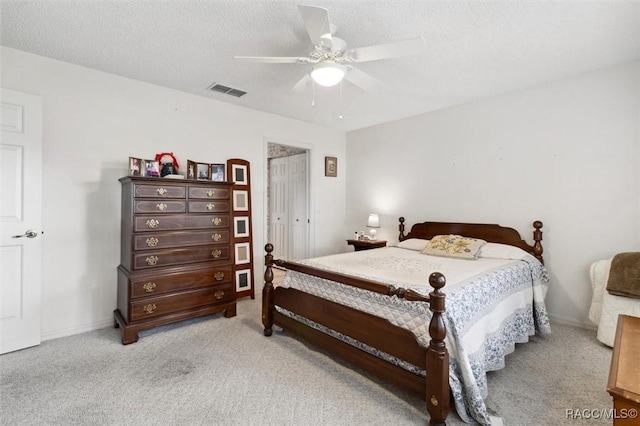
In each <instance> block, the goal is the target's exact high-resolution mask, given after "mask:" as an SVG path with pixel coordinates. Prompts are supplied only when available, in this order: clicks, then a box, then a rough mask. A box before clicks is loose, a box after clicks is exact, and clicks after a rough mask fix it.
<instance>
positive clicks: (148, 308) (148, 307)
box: [142, 303, 156, 314]
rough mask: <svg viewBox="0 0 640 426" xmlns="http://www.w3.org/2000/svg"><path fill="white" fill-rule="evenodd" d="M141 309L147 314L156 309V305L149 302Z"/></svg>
mask: <svg viewBox="0 0 640 426" xmlns="http://www.w3.org/2000/svg"><path fill="white" fill-rule="evenodd" d="M142 310H143V311H145V312H146V313H147V314H152V313H153V311H155V310H156V305H155V304H154V303H149V304H148V305H144V307H143V308H142Z"/></svg>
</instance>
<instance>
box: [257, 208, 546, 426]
mask: <svg viewBox="0 0 640 426" xmlns="http://www.w3.org/2000/svg"><path fill="white" fill-rule="evenodd" d="M399 221H400V225H399V230H400V235H399V240H400V241H403V240H406V239H409V238H422V239H430V238H432V237H433V236H435V235H442V234H458V235H464V236H466V237H474V238H481V239H483V240H485V241H487V242H495V243H502V244H509V245H512V246H516V247H519V248H521V249H523V250H525V251H527V252H528V253H531V254H533V255H534V256H535V257H536V258H538V259H539V260H540V261H541V262H542V251H543V249H542V245H541V241H542V231H541V228H542V222H540V221H535V222H534V223H533V227H534V231H533V239H534V241H535V242H534V244H533V245H529V244H527V243H526V242H525V241H524V240H523V239H522V237H521V236H520V234H519V233H518V231H516V230H515V229H513V228H505V227H502V226H499V225H491V224H475V223H449V222H423V223H418V224H415V225H413V227H412V228H411V231H410V232H409V234H408V235H405V233H404V221H405V220H404V217H401V218H400V219H399ZM265 250H266V252H267V254H266V256H265V267H266V270H265V274H264V280H265V285H264V288H263V290H262V324H263V325H264V335H265V336H271V335H272V333H273V325H274V324H276V325H278V326H280V327H282V328H283V329H285V330H287V331H289V332H291V333H293V334H297V335H299V336H301V337H303V338H304V339H305V340H307V341H309V342H311V343H313V344H315V345H317V346H319V347H321V348H323V349H326V350H327V351H328V352H331V353H333V354H335V355H337V356H339V357H341V358H343V359H345V360H347V361H349V362H351V363H352V364H354V365H356V366H358V367H360V368H362V369H364V370H366V371H368V372H370V373H372V374H375V375H377V376H379V377H381V378H383V379H385V380H387V381H389V382H391V383H394V384H396V385H398V386H401V387H402V388H406V389H408V390H411V391H414V392H416V393H418V394H419V395H421V396H422V397H424V398H425V400H426V403H427V411H428V413H429V416H430V421H429V424H431V425H445V424H446V418H447V415H448V414H449V410H450V389H449V354H448V352H447V348H446V346H445V342H444V339H445V336H446V328H445V324H444V319H443V316H442V314H443V313H444V311H445V294H444V293H443V292H442V288H443V287H444V286H445V283H446V280H445V277H444V275H442V274H441V273H439V272H434V273H432V274H431V275H430V276H429V284H430V285H431V286H432V287H433V291H432V292H431V293H429V296H428V297H426V296H423V295H421V294H419V293H416V292H414V291H412V290H406V289H404V288H397V287H395V286H393V285H389V284H384V283H379V282H375V281H371V280H365V279H360V278H355V277H351V276H348V275H343V274H339V273H335V272H329V271H323V270H318V269H315V268H312V267H309V266H306V265H301V264H298V263H295V262H288V261H283V260H274V258H273V255H272V254H271V253H272V252H273V245H272V244H267V245H266V246H265ZM273 266H278V267H282V268H285V269H287V270H293V271H299V272H303V273H306V274H309V275H314V276H317V277H320V278H324V279H328V280H332V281H337V282H340V283H342V284H346V285H350V286H353V287H358V288H361V289H365V290H369V291H373V292H376V293H380V294H384V295H387V296H389V297H399V298H404V299H406V300H409V301H422V302H428V303H429V309H430V310H431V312H432V313H433V316H432V318H431V322H430V324H429V336H430V337H431V341H430V344H429V347H428V348H424V347H422V346H420V345H419V344H418V342H417V341H416V338H415V336H414V335H413V334H412V333H411V332H410V331H408V330H405V329H403V328H401V327H398V326H395V325H393V324H391V323H390V322H389V321H387V320H385V319H382V318H380V317H377V316H374V315H371V314H368V313H365V312H361V311H358V310H355V309H352V308H349V307H347V306H344V305H340V304H338V303H335V302H331V301H328V300H325V299H322V298H319V297H317V296H314V295H311V294H307V293H304V292H302V291H299V290H296V289H291V288H283V287H274V285H273V269H272V267H273ZM425 278H426V277H425ZM276 306H279V307H282V308H284V309H286V310H288V311H290V312H293V313H296V314H298V315H300V316H302V317H304V318H307V319H309V320H311V321H314V322H316V323H318V324H321V325H323V326H325V327H328V328H330V329H333V330H335V331H338V332H340V333H342V334H344V335H346V336H349V337H351V338H353V339H356V340H358V341H360V342H362V343H365V344H367V345H369V346H371V347H373V348H376V349H379V350H381V351H384V352H386V353H388V354H390V355H392V356H394V357H396V358H399V359H401V360H403V361H406V362H408V363H410V364H413V365H416V366H420V367H421V368H424V369H425V370H426V376H427V378H428V379H425V378H424V377H421V376H418V375H415V374H413V373H411V372H409V371H407V370H405V369H403V368H401V367H399V366H396V365H394V364H391V363H389V362H387V361H385V360H383V359H380V358H378V357H376V356H374V355H371V354H369V353H368V352H365V351H363V350H361V349H358V348H356V347H354V346H352V345H349V344H348V343H345V342H343V341H341V340H338V339H336V338H334V337H332V336H330V335H328V334H325V333H323V332H321V331H318V330H316V329H314V328H312V327H309V326H307V325H305V324H303V323H301V322H299V321H296V320H294V319H292V318H290V317H288V316H286V315H284V314H282V313H280V312H278V311H277V310H276V309H275V307H276Z"/></svg>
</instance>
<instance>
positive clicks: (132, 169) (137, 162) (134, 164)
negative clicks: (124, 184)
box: [129, 157, 142, 176]
mask: <svg viewBox="0 0 640 426" xmlns="http://www.w3.org/2000/svg"><path fill="white" fill-rule="evenodd" d="M141 172H142V158H138V157H129V176H141Z"/></svg>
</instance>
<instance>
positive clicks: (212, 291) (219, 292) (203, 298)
mask: <svg viewBox="0 0 640 426" xmlns="http://www.w3.org/2000/svg"><path fill="white" fill-rule="evenodd" d="M233 298H234V292H233V286H232V285H231V284H225V285H221V286H216V287H211V288H204V289H199V290H191V291H185V292H180V293H172V294H165V295H161V296H157V297H147V298H144V299H138V300H133V301H131V302H130V303H129V309H130V312H131V315H130V320H131V321H137V320H143V319H145V318H153V317H156V316H160V315H166V314H171V313H174V312H180V311H183V310H185V309H192V308H197V307H200V306H206V305H212V304H215V303H224V302H229V301H232V300H233Z"/></svg>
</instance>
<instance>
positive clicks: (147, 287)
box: [122, 265, 232, 299]
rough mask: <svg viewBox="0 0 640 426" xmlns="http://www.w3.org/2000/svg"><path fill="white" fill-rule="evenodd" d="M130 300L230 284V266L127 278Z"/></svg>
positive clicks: (124, 277)
mask: <svg viewBox="0 0 640 426" xmlns="http://www.w3.org/2000/svg"><path fill="white" fill-rule="evenodd" d="M122 278H123V279H128V280H129V283H128V284H129V295H130V297H131V299H139V298H141V297H149V296H155V295H157V294H164V293H171V292H176V291H184V290H193V289H197V288H203V287H211V286H213V285H219V284H226V283H231V282H232V280H231V279H232V275H231V265H225V266H220V267H216V268H211V269H206V270H200V271H193V272H187V273H178V274H161V275H158V276H147V277H145V278H144V279H143V278H127V277H126V276H124V275H123V276H122Z"/></svg>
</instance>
